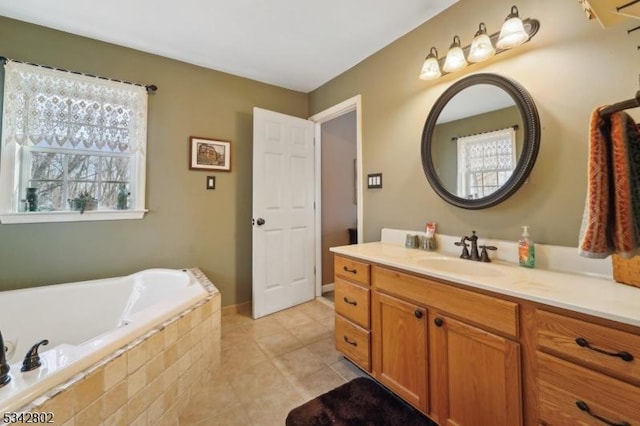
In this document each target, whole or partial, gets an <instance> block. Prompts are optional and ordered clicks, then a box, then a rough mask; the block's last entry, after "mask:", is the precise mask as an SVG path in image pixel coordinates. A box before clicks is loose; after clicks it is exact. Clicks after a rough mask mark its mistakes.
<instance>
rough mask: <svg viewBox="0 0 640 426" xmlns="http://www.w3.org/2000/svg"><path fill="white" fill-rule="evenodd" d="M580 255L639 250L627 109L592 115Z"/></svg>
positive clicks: (633, 140)
mask: <svg viewBox="0 0 640 426" xmlns="http://www.w3.org/2000/svg"><path fill="white" fill-rule="evenodd" d="M588 175H589V181H588V187H587V201H586V203H585V210H584V215H583V218H582V227H581V229H580V247H579V249H580V255H581V256H585V257H591V258H597V259H602V258H605V257H607V256H609V255H610V254H612V253H617V254H619V255H620V256H621V257H623V258H630V257H633V256H635V255H638V254H640V131H639V130H638V126H637V124H636V123H635V121H634V120H633V118H631V117H630V116H629V115H628V114H627V113H625V112H622V111H620V112H615V113H613V114H611V115H610V116H609V117H601V116H600V114H599V112H598V110H596V111H594V112H593V113H592V115H591V122H590V134H589V165H588Z"/></svg>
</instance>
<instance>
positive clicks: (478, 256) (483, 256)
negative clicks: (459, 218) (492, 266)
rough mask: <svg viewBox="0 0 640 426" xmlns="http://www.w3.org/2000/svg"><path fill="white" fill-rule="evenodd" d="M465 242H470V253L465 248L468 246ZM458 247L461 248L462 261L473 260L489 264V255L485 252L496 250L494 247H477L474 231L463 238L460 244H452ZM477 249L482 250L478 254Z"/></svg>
mask: <svg viewBox="0 0 640 426" xmlns="http://www.w3.org/2000/svg"><path fill="white" fill-rule="evenodd" d="M467 241H469V242H471V251H469V249H468V248H467V247H468V246H469V244H467ZM454 244H455V245H457V246H458V247H462V254H461V255H460V257H461V258H462V259H469V260H475V261H479V262H491V259H490V258H489V254H488V252H487V250H497V249H498V248H497V247H495V246H487V245H481V246H479V245H478V236H477V235H476V231H471V236H470V237H467V236H464V237H462V239H461V240H460V242H456V243H454ZM478 248H480V249H482V252H481V253H478Z"/></svg>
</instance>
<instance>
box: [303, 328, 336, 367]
mask: <svg viewBox="0 0 640 426" xmlns="http://www.w3.org/2000/svg"><path fill="white" fill-rule="evenodd" d="M305 347H306V348H307V349H309V350H310V351H311V353H313V354H314V355H316V356H317V357H318V358H320V359H321V360H322V361H323V362H324V363H325V364H327V365H331V364H333V363H335V362H338V361H340V360H341V359H342V358H343V357H342V354H341V353H340V352H338V351H337V350H336V344H335V339H334V337H333V334H332V335H331V336H329V337H326V338H324V339H322V340H318V341H317V342H313V343H311V344H309V345H307V346H305Z"/></svg>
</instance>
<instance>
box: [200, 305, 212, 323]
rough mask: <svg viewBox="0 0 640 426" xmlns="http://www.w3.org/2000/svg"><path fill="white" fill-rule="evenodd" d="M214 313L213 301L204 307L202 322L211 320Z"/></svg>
mask: <svg viewBox="0 0 640 426" xmlns="http://www.w3.org/2000/svg"><path fill="white" fill-rule="evenodd" d="M212 313H213V303H212V301H211V300H209V301H208V302H206V303H205V304H203V305H202V311H201V315H202V320H203V321H204V320H207V319H209V318H211V314H212Z"/></svg>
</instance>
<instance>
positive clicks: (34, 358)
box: [20, 339, 49, 372]
mask: <svg viewBox="0 0 640 426" xmlns="http://www.w3.org/2000/svg"><path fill="white" fill-rule="evenodd" d="M48 344H49V341H48V340H47V339H44V340H41V341H40V342H38V343H36V344H35V345H33V346H32V347H31V349H29V352H27V355H25V357H24V361H22V368H20V371H23V372H24V371H31V370H35V369H36V368H38V367H40V365H42V364H41V363H40V355H38V348H39V347H40V345H48Z"/></svg>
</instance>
